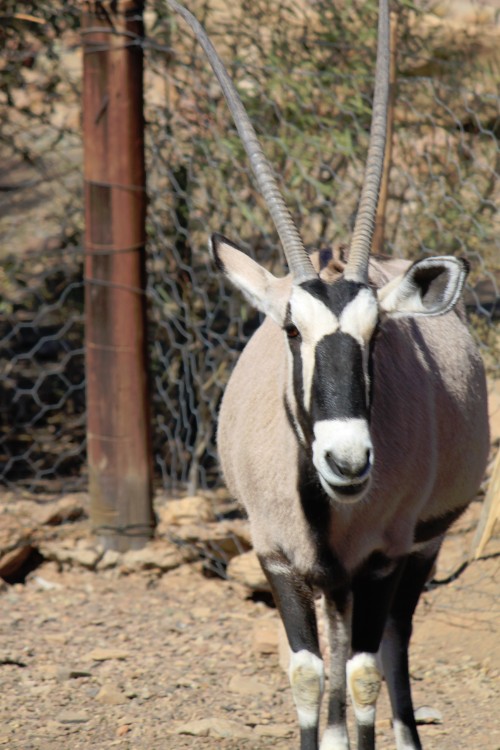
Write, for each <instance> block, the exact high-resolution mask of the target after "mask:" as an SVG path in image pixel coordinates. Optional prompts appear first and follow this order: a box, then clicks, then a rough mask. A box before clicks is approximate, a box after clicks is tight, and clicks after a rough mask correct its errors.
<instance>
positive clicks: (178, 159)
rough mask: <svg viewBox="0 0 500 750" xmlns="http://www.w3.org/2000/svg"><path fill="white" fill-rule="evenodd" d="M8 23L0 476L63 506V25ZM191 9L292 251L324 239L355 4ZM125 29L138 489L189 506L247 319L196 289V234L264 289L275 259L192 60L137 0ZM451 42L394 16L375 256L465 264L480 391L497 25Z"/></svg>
mask: <svg viewBox="0 0 500 750" xmlns="http://www.w3.org/2000/svg"><path fill="white" fill-rule="evenodd" d="M20 5H23V6H25V7H23V8H22V9H20ZM7 6H8V7H7V9H6V14H7V15H8V23H7V24H6V26H5V30H4V31H3V38H4V41H5V51H6V54H5V55H4V56H3V62H2V66H3V70H2V73H3V75H4V81H5V84H4V86H3V88H2V91H1V92H0V97H2V110H1V114H0V128H1V131H0V132H1V140H0V148H1V150H2V168H1V173H2V177H1V179H2V192H1V198H0V205H1V206H2V209H3V210H2V216H1V217H0V232H1V235H2V240H3V241H2V250H1V253H2V262H1V268H0V284H1V288H2V296H1V300H0V347H1V349H0V352H1V357H2V367H1V371H0V408H1V415H2V422H1V429H0V481H2V482H3V483H4V484H5V485H7V486H8V487H10V488H13V489H16V490H19V489H20V488H23V489H25V490H27V491H30V492H41V491H45V490H47V489H49V490H50V491H58V490H63V489H64V490H68V489H72V488H76V487H85V486H86V482H87V478H86V470H85V391H84V368H83V330H84V328H83V326H84V320H83V282H82V266H83V251H82V225H83V218H82V216H83V198H82V179H81V159H82V144H81V132H80V115H79V109H80V104H79V95H80V88H81V63H82V55H81V41H80V37H79V33H78V28H79V9H78V7H77V6H76V5H75V6H71V5H69V4H65V6H64V12H60V10H59V6H57V7H56V6H55V5H54V3H53V2H51V1H50V0H44V1H43V2H40V3H24V4H20V3H14V2H13V0H9V1H8V2H7ZM190 7H191V8H192V9H193V11H194V12H195V13H196V14H197V15H198V17H199V18H200V19H202V20H204V22H205V24H206V26H207V28H208V30H209V32H210V33H211V35H212V37H213V39H214V42H215V43H216V45H217V47H218V48H219V50H220V52H221V54H222V56H223V57H224V58H225V60H226V61H228V67H229V70H230V72H231V74H232V76H233V79H234V80H235V82H236V84H237V85H238V87H239V89H240V91H241V93H242V96H243V99H244V101H245V104H246V106H247V108H248V111H249V114H250V116H251V117H252V120H253V121H254V123H255V125H256V128H257V130H258V132H259V133H260V134H261V136H262V143H263V147H264V149H265V151H266V154H267V155H268V156H269V158H270V160H271V162H272V163H273V165H274V166H275V169H276V174H277V177H278V179H279V182H280V185H281V187H282V189H283V192H284V194H285V196H286V199H287V201H288V203H289V206H290V208H291V211H292V213H293V215H294V218H295V219H296V221H297V223H298V225H299V226H300V229H301V231H302V234H303V236H304V238H305V241H306V243H307V244H308V245H309V246H310V247H318V246H319V247H327V246H334V247H336V246H338V245H339V244H340V243H343V242H345V240H346V238H348V237H349V230H350V228H351V226H352V221H353V217H354V215H355V212H356V206H357V200H358V196H359V191H360V185H361V181H362V177H363V163H364V158H365V154H366V146H367V142H368V129H369V122H370V116H371V111H370V103H371V88H372V83H373V62H374V45H375V28H376V4H375V3H372V2H369V3H366V2H363V3H360V2H354V1H353V2H351V3H336V2H332V1H331V0H329V1H328V2H327V0H318V2H316V3H314V4H310V3H303V4H302V3H295V2H292V0H280V1H278V2H276V1H274V2H272V1H271V0H259V1H258V2H251V3H250V2H247V1H246V0H241V2H240V3H239V4H237V7H235V8H232V9H231V12H229V11H225V10H224V7H225V4H224V3H222V4H221V3H216V2H212V3H208V2H202V0H196V2H191V3H190ZM20 10H23V11H26V12H20ZM9 11H10V14H9V13H8V12H9ZM145 20H146V27H147V35H146V38H145V39H144V40H142V39H131V40H128V41H127V43H130V44H137V43H140V44H142V45H143V46H144V51H145V56H146V78H145V84H146V89H145V91H146V102H145V107H146V109H145V113H146V121H147V132H146V139H147V169H148V187H147V189H148V195H149V211H148V227H147V231H148V283H147V291H146V294H147V296H148V300H149V328H150V362H151V383H152V402H153V426H152V429H153V443H154V462H155V470H156V478H157V481H158V483H159V484H161V485H163V486H164V487H165V488H167V489H169V490H172V489H174V488H175V489H179V488H186V487H189V488H190V489H191V490H192V489H194V488H196V487H208V486H216V485H217V484H218V483H219V482H220V480H221V478H220V473H219V469H218V465H217V454H216V447H215V426H216V415H217V409H218V405H219V402H220V398H221V395H222V393H223V390H224V386H225V384H226V382H227V379H228V377H229V374H230V372H231V369H232V367H233V365H234V363H235V361H236V359H237V356H238V353H239V352H240V351H241V349H242V347H243V346H244V344H245V342H246V341H247V340H248V337H249V336H250V335H251V333H252V331H253V330H255V328H256V327H257V326H258V324H259V322H260V320H259V316H258V315H257V314H256V313H255V312H254V311H253V310H251V309H250V308H249V307H248V306H247V305H246V304H245V303H244V302H243V301H242V299H241V298H240V297H239V296H238V295H237V294H236V293H234V292H233V291H232V290H231V289H229V288H226V286H225V285H224V283H223V282H222V280H221V279H220V278H219V277H218V276H217V275H216V274H215V273H214V272H213V269H212V268H211V265H210V262H209V258H208V253H207V250H206V243H207V237H208V235H209V233H210V232H211V231H215V230H216V231H220V232H223V233H225V234H227V235H229V236H230V237H232V238H233V239H234V240H235V241H237V242H239V243H240V244H241V245H242V246H243V247H244V248H246V249H247V250H248V251H249V252H250V253H251V254H253V255H254V256H255V257H256V258H258V259H259V260H260V261H261V262H263V263H264V264H265V265H266V266H267V267H268V268H270V269H272V270H274V271H276V272H277V273H281V272H283V270H284V263H283V258H282V255H281V251H280V249H279V246H278V244H277V241H276V237H275V233H274V231H273V228H272V224H271V221H270V219H269V217H268V215H267V211H266V209H265V207H264V206H263V203H262V200H261V198H260V197H259V196H258V194H257V193H256V191H255V189H254V184H253V179H252V176H251V174H250V170H249V166H248V163H247V159H246V157H245V155H244V153H243V150H242V147H241V145H240V143H239V140H238V138H237V136H236V134H235V129H234V126H233V124H232V122H231V119H230V116H229V114H228V110H227V107H226V104H225V102H224V100H223V97H222V95H221V93H220V90H219V88H218V85H217V84H216V82H215V80H214V76H213V74H212V73H211V71H210V69H209V66H208V65H207V63H206V60H205V58H204V56H203V54H202V52H201V50H200V48H199V46H198V45H197V44H196V43H195V41H194V40H193V37H192V34H191V33H190V32H189V30H188V29H187V27H186V26H185V25H184V24H183V22H181V21H180V20H179V19H172V18H170V16H169V14H168V13H167V11H166V8H165V5H164V3H163V2H159V1H158V2H151V3H149V4H148V6H147V12H146V16H145ZM468 32H469V33H468V34H466V33H465V29H464V31H463V33H462V32H460V34H461V35H460V34H459V33H458V32H457V30H456V28H454V32H453V35H448V36H446V28H445V26H443V25H442V24H441V25H439V24H438V25H436V24H435V23H433V22H432V19H431V18H430V17H429V16H427V15H425V14H422V15H419V16H415V14H414V13H412V12H410V10H408V9H407V8H406V7H405V6H402V7H401V9H400V13H399V19H398V83H397V97H396V102H395V106H394V136H393V149H392V168H391V173H390V190H389V197H388V203H387V211H386V243H385V251H386V252H388V253H390V254H397V255H401V256H405V257H417V256H419V255H422V254H427V253H440V254H441V253H453V254H459V255H462V256H465V257H467V258H468V260H469V261H470V263H471V268H472V270H471V274H470V277H469V285H468V291H467V304H468V308H469V313H470V315H471V318H472V322H473V325H474V328H475V331H476V334H477V338H478V340H479V341H480V343H481V346H482V349H483V354H484V357H485V360H486V363H487V367H488V373H489V377H490V387H491V389H493V390H494V389H495V388H497V385H496V383H498V377H499V375H500V372H499V357H498V353H499V336H498V330H497V329H496V327H495V320H496V319H497V318H498V311H499V307H500V292H499V279H500V252H499V243H500V240H499V237H500V232H499V231H498V230H499V227H498V216H497V214H496V206H497V205H498V197H499V196H498V184H499V183H498V173H499V171H500V170H499V164H500V150H499V147H498V138H499V135H500V117H499V103H500V99H499V97H498V91H497V88H496V86H497V80H498V55H497V54H496V53H495V52H494V50H495V49H497V45H496V44H495V41H497V40H498V33H497V32H498V29H496V31H495V33H496V34H497V36H495V35H494V34H492V32H491V29H490V30H489V31H488V30H487V29H482V28H480V27H477V28H476V29H475V30H474V33H470V32H471V28H470V26H469V27H468ZM457 34H458V36H457ZM492 37H493V39H492ZM443 50H445V52H443ZM471 50H474V55H470V54H469V52H470V51H471ZM464 61H467V62H464Z"/></svg>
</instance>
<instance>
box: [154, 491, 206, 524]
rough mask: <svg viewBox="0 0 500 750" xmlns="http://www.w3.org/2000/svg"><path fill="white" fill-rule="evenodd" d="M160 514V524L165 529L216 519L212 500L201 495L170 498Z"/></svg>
mask: <svg viewBox="0 0 500 750" xmlns="http://www.w3.org/2000/svg"><path fill="white" fill-rule="evenodd" d="M158 515H159V519H160V523H159V526H161V527H163V529H165V530H168V527H169V526H180V525H182V524H186V523H200V522H207V521H215V514H214V510H213V505H212V502H211V501H210V500H208V499H207V498H206V497H203V496H201V495H194V496H193V497H184V498H182V499H181V500H170V502H169V503H168V504H167V506H166V507H164V508H160V510H159V512H158Z"/></svg>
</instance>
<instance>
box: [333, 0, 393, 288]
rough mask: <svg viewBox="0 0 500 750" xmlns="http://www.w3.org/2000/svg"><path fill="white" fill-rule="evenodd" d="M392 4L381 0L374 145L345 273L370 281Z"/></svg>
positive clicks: (356, 279)
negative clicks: (369, 269)
mask: <svg viewBox="0 0 500 750" xmlns="http://www.w3.org/2000/svg"><path fill="white" fill-rule="evenodd" d="M389 60H390V42H389V8H388V0H380V3H379V17H378V43H377V65H376V70H375V93H374V96H373V113H372V124H371V129H370V145H369V147H368V158H367V161H366V168H365V177H364V182H363V189H362V191H361V199H360V202H359V209H358V214H357V216H356V222H355V224H354V231H353V236H352V240H351V249H350V251H349V260H348V262H347V265H346V268H345V270H344V277H345V278H348V279H353V280H355V281H362V282H366V281H367V279H368V262H369V259H370V249H371V245H372V238H373V232H374V228H375V215H376V212H377V204H378V196H379V191H380V183H381V181H382V169H383V165H384V153H385V140H386V133H387V106H388V101H389Z"/></svg>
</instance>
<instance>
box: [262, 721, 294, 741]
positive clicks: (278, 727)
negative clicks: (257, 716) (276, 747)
mask: <svg viewBox="0 0 500 750" xmlns="http://www.w3.org/2000/svg"><path fill="white" fill-rule="evenodd" d="M254 732H255V734H256V735H258V736H259V737H275V738H276V739H284V738H285V737H290V736H291V735H292V734H293V732H294V729H293V727H291V726H290V725H289V724H261V725H258V726H256V727H255V729H254Z"/></svg>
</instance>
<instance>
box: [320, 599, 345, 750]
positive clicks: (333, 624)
mask: <svg viewBox="0 0 500 750" xmlns="http://www.w3.org/2000/svg"><path fill="white" fill-rule="evenodd" d="M325 614H326V619H327V622H328V639H329V643H330V672H329V675H330V680H329V690H328V723H327V726H326V729H325V731H324V733H323V737H322V739H321V746H320V750H349V748H350V745H349V736H348V734H347V724H346V664H347V660H348V658H349V653H350V649H351V616H352V597H351V595H350V593H349V592H345V593H344V592H341V593H339V592H336V593H335V594H334V595H327V594H325Z"/></svg>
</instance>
